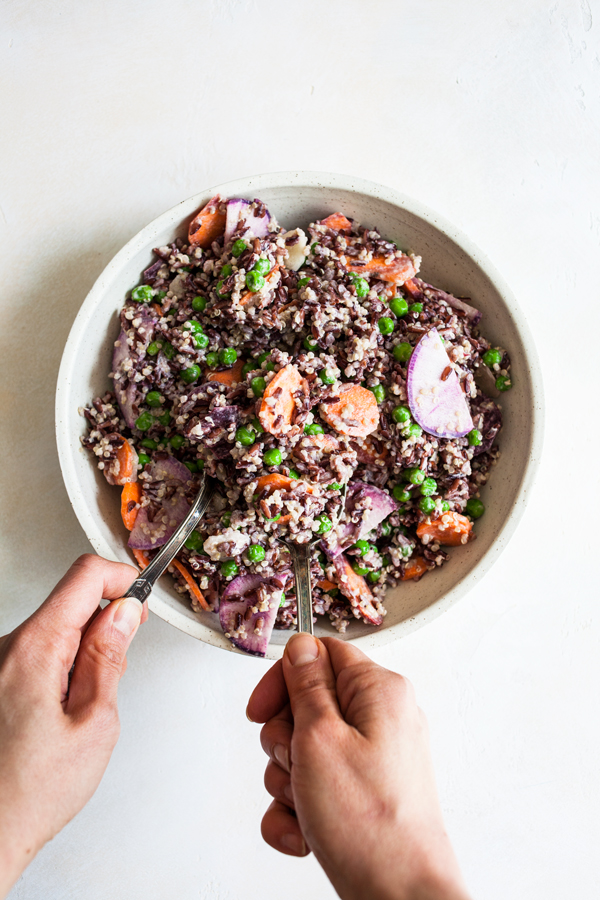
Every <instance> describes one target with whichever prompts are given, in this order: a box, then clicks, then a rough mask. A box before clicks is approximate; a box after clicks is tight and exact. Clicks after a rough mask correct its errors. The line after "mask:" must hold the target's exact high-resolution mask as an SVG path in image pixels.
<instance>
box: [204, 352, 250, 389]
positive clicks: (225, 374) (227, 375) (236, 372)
mask: <svg viewBox="0 0 600 900" xmlns="http://www.w3.org/2000/svg"><path fill="white" fill-rule="evenodd" d="M243 368H244V360H243V359H238V360H236V361H235V362H234V364H233V365H232V367H231V368H230V369H223V371H222V372H213V371H212V370H211V369H209V370H208V371H207V373H206V380H207V381H220V382H221V384H226V385H229V386H230V385H232V384H236V383H238V382H240V381H243V378H242V369H243Z"/></svg>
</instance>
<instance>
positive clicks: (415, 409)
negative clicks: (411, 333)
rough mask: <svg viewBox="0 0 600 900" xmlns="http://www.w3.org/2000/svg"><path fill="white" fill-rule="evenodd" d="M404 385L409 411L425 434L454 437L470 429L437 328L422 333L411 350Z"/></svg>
mask: <svg viewBox="0 0 600 900" xmlns="http://www.w3.org/2000/svg"><path fill="white" fill-rule="evenodd" d="M406 387H407V392H408V405H409V406H410V411H411V413H412V414H413V416H414V418H415V421H416V422H418V423H419V425H420V426H421V428H423V430H424V431H426V432H427V433H428V434H432V435H435V436H436V437H442V438H457V437H464V436H465V434H468V433H469V431H471V430H472V428H473V419H472V418H471V413H470V411H469V406H468V404H467V400H466V397H465V395H464V394H463V392H462V388H461V386H460V382H459V380H458V376H457V374H456V372H455V371H454V369H453V368H452V363H451V361H450V358H449V356H448V354H447V353H446V350H445V349H444V345H443V343H442V339H441V338H440V336H439V334H438V333H437V329H435V328H432V329H431V330H430V331H428V332H427V334H424V335H423V337H422V338H421V340H420V341H419V343H418V344H417V346H416V347H415V349H414V350H413V354H412V356H411V358H410V363H409V364H408V375H407V379H406Z"/></svg>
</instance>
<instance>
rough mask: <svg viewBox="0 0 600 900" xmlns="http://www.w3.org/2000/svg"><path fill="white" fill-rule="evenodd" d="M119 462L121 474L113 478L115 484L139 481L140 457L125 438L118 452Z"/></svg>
mask: <svg viewBox="0 0 600 900" xmlns="http://www.w3.org/2000/svg"><path fill="white" fill-rule="evenodd" d="M117 462H118V463H119V474H118V475H114V476H113V479H114V484H127V482H130V481H137V463H138V455H137V453H136V452H135V450H134V449H133V447H132V446H131V444H130V443H129V441H126V440H125V438H123V443H122V444H121V446H120V447H119V449H118V450H117Z"/></svg>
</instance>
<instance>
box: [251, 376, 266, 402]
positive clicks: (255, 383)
mask: <svg viewBox="0 0 600 900" xmlns="http://www.w3.org/2000/svg"><path fill="white" fill-rule="evenodd" d="M266 386H267V382H266V381H265V379H264V378H263V377H262V375H257V376H256V378H252V379H251V381H250V387H251V388H252V392H253V394H254V396H255V397H262V395H263V394H264V392H265V388H266Z"/></svg>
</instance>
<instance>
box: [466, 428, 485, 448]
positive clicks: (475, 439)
mask: <svg viewBox="0 0 600 900" xmlns="http://www.w3.org/2000/svg"><path fill="white" fill-rule="evenodd" d="M467 440H468V442H469V444H470V445H471V447H479V445H480V444H481V442H482V441H483V435H482V433H481V432H480V431H479V429H478V428H474V429H473V431H470V432H469V433H468V435H467Z"/></svg>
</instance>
